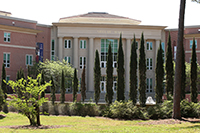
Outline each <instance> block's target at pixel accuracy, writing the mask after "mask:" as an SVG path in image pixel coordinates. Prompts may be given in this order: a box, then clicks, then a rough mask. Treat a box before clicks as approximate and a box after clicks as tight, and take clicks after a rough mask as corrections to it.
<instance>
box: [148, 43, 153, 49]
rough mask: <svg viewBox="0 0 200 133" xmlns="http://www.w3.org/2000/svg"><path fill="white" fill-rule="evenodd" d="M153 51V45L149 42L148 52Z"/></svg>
mask: <svg viewBox="0 0 200 133" xmlns="http://www.w3.org/2000/svg"><path fill="white" fill-rule="evenodd" d="M152 49H153V43H152V42H147V50H152Z"/></svg>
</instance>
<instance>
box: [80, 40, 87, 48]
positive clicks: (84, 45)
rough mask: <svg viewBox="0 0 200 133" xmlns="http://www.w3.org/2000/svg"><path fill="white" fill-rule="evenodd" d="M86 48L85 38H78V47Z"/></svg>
mask: <svg viewBox="0 0 200 133" xmlns="http://www.w3.org/2000/svg"><path fill="white" fill-rule="evenodd" d="M85 48H86V40H80V49H85Z"/></svg>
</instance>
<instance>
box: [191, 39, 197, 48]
mask: <svg viewBox="0 0 200 133" xmlns="http://www.w3.org/2000/svg"><path fill="white" fill-rule="evenodd" d="M192 45H193V40H190V49H192ZM195 46H196V48H197V40H195Z"/></svg>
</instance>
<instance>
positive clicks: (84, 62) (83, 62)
mask: <svg viewBox="0 0 200 133" xmlns="http://www.w3.org/2000/svg"><path fill="white" fill-rule="evenodd" d="M85 64H86V57H80V68H81V69H83V67H84V65H85Z"/></svg>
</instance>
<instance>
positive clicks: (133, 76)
mask: <svg viewBox="0 0 200 133" xmlns="http://www.w3.org/2000/svg"><path fill="white" fill-rule="evenodd" d="M129 76H130V81H129V84H130V91H129V97H130V100H132V102H133V104H134V105H135V104H136V102H137V52H136V41H135V35H134V39H133V42H132V44H131V56H130V74H129Z"/></svg>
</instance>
